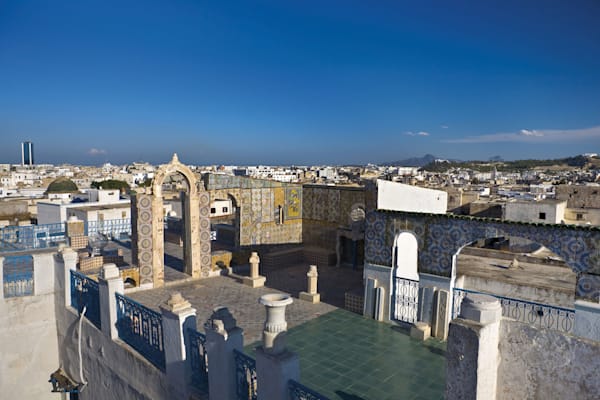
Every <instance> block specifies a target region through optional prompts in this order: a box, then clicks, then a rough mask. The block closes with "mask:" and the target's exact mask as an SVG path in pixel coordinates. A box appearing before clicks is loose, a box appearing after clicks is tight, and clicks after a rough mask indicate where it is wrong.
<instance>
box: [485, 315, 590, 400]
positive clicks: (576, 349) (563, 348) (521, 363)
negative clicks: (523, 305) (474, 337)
mask: <svg viewBox="0 0 600 400" xmlns="http://www.w3.org/2000/svg"><path fill="white" fill-rule="evenodd" d="M499 349H500V365H499V366H498V390H497V397H496V398H497V400H509V399H511V400H512V399H515V400H516V399H596V398H597V396H598V393H600V379H598V371H600V342H595V341H592V340H587V339H581V338H578V337H575V336H571V335H568V334H563V333H561V332H557V331H553V330H549V329H539V328H535V327H533V326H530V325H527V324H523V323H521V322H516V321H513V320H510V319H503V320H502V323H501V324H500V340H499Z"/></svg>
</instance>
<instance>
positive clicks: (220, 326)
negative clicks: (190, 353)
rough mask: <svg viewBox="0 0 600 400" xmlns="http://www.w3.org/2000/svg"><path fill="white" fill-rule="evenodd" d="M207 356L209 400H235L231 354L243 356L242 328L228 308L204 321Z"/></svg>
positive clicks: (219, 308)
mask: <svg viewBox="0 0 600 400" xmlns="http://www.w3.org/2000/svg"><path fill="white" fill-rule="evenodd" d="M204 327H205V331H206V354H207V356H208V360H209V368H208V390H209V399H211V400H235V399H237V397H236V374H235V357H234V352H233V351H234V350H237V351H240V352H243V347H244V338H243V330H242V328H240V327H238V326H237V323H236V320H235V319H234V318H233V316H232V315H231V313H230V312H229V309H227V307H217V308H215V309H214V310H213V313H212V315H211V316H210V318H209V319H208V321H206V323H205V325H204Z"/></svg>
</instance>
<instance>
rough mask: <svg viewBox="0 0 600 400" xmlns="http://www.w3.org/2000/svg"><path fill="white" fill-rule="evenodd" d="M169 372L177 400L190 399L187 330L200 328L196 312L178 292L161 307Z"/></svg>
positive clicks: (172, 390)
mask: <svg viewBox="0 0 600 400" xmlns="http://www.w3.org/2000/svg"><path fill="white" fill-rule="evenodd" d="M160 311H161V313H162V329H163V344H164V351H165V369H166V373H167V379H168V381H169V387H170V390H171V393H173V396H172V397H173V398H174V399H187V398H188V397H189V393H188V390H189V382H190V375H191V373H190V369H189V368H188V366H187V363H186V348H185V331H186V329H187V328H192V329H196V309H194V308H192V306H191V304H190V302H189V301H187V300H185V299H184V298H183V296H181V293H179V292H174V293H172V294H171V296H170V297H169V299H168V300H167V301H166V302H165V303H163V304H161V305H160Z"/></svg>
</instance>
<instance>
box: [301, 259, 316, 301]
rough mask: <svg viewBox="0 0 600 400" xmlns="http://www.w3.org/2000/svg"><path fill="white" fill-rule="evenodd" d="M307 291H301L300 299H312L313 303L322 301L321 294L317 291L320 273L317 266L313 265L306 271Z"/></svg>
mask: <svg viewBox="0 0 600 400" xmlns="http://www.w3.org/2000/svg"><path fill="white" fill-rule="evenodd" d="M306 277H307V282H306V286H307V287H306V292H300V296H299V297H300V300H305V301H310V302H311V303H318V302H320V301H321V295H320V294H319V293H317V279H318V277H319V273H318V272H317V266H316V265H311V266H310V267H309V269H308V272H307V273H306Z"/></svg>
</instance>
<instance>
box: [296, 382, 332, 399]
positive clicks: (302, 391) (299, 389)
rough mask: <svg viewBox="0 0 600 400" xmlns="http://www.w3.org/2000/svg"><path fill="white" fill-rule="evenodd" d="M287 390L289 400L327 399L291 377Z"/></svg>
mask: <svg viewBox="0 0 600 400" xmlns="http://www.w3.org/2000/svg"><path fill="white" fill-rule="evenodd" d="M288 390H289V393H290V399H291V400H329V398H327V397H325V396H323V395H322V394H320V393H318V392H315V391H314V390H312V389H310V388H307V387H306V386H304V385H303V384H301V383H300V382H296V381H295V380H293V379H290V380H289V381H288Z"/></svg>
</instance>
